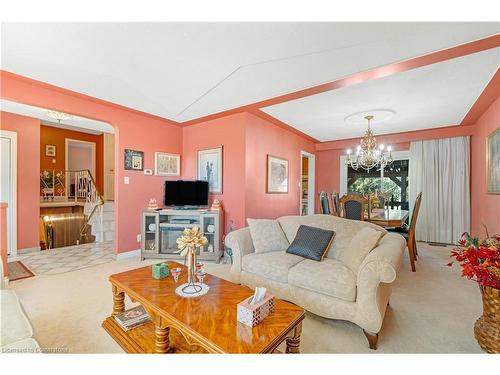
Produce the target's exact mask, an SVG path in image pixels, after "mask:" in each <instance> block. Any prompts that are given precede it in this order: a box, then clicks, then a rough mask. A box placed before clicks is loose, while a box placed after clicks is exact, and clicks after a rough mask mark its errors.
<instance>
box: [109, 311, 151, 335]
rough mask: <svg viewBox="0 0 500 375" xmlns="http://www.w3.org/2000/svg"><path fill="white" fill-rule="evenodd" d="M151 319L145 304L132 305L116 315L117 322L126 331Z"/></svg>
mask: <svg viewBox="0 0 500 375" xmlns="http://www.w3.org/2000/svg"><path fill="white" fill-rule="evenodd" d="M148 319H149V317H148V313H147V312H146V310H145V309H144V307H143V306H136V307H132V308H131V309H128V310H125V311H124V312H122V313H120V314H118V315H115V320H116V322H117V323H118V324H119V325H120V327H122V328H123V329H124V330H125V331H128V330H129V329H132V328H135V327H137V326H140V325H141V324H144V323H145V322H147V321H148Z"/></svg>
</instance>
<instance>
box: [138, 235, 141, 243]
mask: <svg viewBox="0 0 500 375" xmlns="http://www.w3.org/2000/svg"><path fill="white" fill-rule="evenodd" d="M137 242H141V235H140V234H138V235H137Z"/></svg>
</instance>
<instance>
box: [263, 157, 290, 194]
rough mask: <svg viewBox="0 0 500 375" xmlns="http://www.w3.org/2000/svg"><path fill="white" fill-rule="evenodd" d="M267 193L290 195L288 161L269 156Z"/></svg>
mask: <svg viewBox="0 0 500 375" xmlns="http://www.w3.org/2000/svg"><path fill="white" fill-rule="evenodd" d="M266 193H269V194H286V193H288V160H287V159H283V158H278V157H276V156H272V155H267V187H266Z"/></svg>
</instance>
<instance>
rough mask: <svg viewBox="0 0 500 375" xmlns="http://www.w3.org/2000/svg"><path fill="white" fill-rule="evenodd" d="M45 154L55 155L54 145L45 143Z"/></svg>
mask: <svg viewBox="0 0 500 375" xmlns="http://www.w3.org/2000/svg"><path fill="white" fill-rule="evenodd" d="M45 156H56V145H45Z"/></svg>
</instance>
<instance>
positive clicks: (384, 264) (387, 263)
mask: <svg viewBox="0 0 500 375" xmlns="http://www.w3.org/2000/svg"><path fill="white" fill-rule="evenodd" d="M405 247H406V241H405V239H404V237H403V236H401V235H400V234H397V233H387V234H386V235H385V236H384V237H382V239H381V240H380V242H379V244H378V246H377V247H376V248H375V249H373V250H372V251H370V253H369V254H368V255H367V256H366V258H365V259H364V260H363V262H362V263H361V266H359V271H358V285H359V282H360V279H361V277H362V275H363V273H366V272H370V273H372V274H374V275H376V278H377V279H378V280H374V281H376V282H383V283H392V282H393V281H394V280H395V279H396V273H397V271H398V270H399V267H400V266H401V261H402V259H403V252H404V249H405ZM373 271H376V272H375V273H374V272H373Z"/></svg>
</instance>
